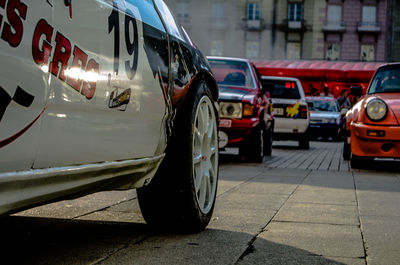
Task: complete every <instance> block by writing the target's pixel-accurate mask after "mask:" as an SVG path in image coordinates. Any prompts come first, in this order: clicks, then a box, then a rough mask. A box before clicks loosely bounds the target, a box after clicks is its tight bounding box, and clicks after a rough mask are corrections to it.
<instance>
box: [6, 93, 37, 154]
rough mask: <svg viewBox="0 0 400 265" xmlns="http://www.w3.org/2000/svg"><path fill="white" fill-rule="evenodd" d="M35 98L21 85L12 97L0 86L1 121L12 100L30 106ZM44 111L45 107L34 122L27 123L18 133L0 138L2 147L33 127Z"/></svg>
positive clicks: (23, 105)
mask: <svg viewBox="0 0 400 265" xmlns="http://www.w3.org/2000/svg"><path fill="white" fill-rule="evenodd" d="M34 99H35V96H33V95H31V94H29V93H28V92H26V91H25V90H23V89H22V88H21V87H20V86H18V87H17V89H16V90H15V93H14V95H13V96H12V97H11V96H10V95H9V94H8V93H7V91H6V90H5V89H4V88H2V87H1V86H0V122H1V120H2V118H3V116H4V113H5V112H6V110H7V107H8V105H9V104H10V103H11V102H12V101H14V102H15V103H17V104H18V105H20V106H22V107H26V108H28V107H30V106H31V105H32V102H33V100H34ZM44 111H45V109H43V110H42V112H41V113H40V114H39V115H38V116H37V117H36V118H35V119H34V120H33V121H32V122H30V123H29V124H28V125H26V126H25V127H24V128H23V129H22V130H20V131H19V132H17V133H16V134H14V135H12V136H10V137H8V138H6V139H3V140H0V148H2V147H4V146H6V145H8V144H10V143H12V142H14V141H15V140H16V139H18V138H19V137H20V136H22V135H23V134H24V133H25V132H27V131H28V130H29V128H31V127H32V125H33V124H35V123H36V121H37V120H38V119H39V118H40V116H42V114H43V112H44Z"/></svg>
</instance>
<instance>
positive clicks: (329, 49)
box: [325, 43, 340, 61]
mask: <svg viewBox="0 0 400 265" xmlns="http://www.w3.org/2000/svg"><path fill="white" fill-rule="evenodd" d="M339 56H340V44H339V43H327V44H326V53H325V58H326V59H327V60H329V61H337V60H339Z"/></svg>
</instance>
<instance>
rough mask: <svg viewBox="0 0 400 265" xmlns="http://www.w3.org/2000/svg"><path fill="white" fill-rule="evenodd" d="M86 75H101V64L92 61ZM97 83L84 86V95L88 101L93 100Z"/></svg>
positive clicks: (90, 82) (88, 83) (91, 82)
mask: <svg viewBox="0 0 400 265" xmlns="http://www.w3.org/2000/svg"><path fill="white" fill-rule="evenodd" d="M86 73H96V74H98V73H99V64H98V63H97V62H96V61H95V60H94V59H90V61H89V62H88V65H87V68H86ZM96 83H97V82H96V81H90V80H89V81H87V82H85V83H84V84H83V88H82V91H81V94H82V95H85V96H86V98H87V99H91V98H92V97H93V96H94V92H95V91H96Z"/></svg>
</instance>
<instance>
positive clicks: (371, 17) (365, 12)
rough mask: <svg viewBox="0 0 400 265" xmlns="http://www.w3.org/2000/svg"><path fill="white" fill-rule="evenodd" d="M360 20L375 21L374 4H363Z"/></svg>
mask: <svg viewBox="0 0 400 265" xmlns="http://www.w3.org/2000/svg"><path fill="white" fill-rule="evenodd" d="M362 22H363V23H375V22H376V6H363V8H362Z"/></svg>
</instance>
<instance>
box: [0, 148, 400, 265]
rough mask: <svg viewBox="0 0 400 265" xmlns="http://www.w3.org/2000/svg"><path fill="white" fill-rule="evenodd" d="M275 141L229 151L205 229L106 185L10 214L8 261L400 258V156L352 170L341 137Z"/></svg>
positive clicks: (4, 236) (4, 226)
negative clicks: (253, 151) (174, 227)
mask: <svg viewBox="0 0 400 265" xmlns="http://www.w3.org/2000/svg"><path fill="white" fill-rule="evenodd" d="M274 147H275V148H274V150H273V155H272V157H269V158H266V159H265V161H264V163H263V164H251V163H245V162H243V161H241V160H240V159H239V158H238V157H237V156H234V155H232V154H225V155H223V156H222V157H221V159H222V165H221V168H220V172H221V178H220V183H219V190H218V198H217V206H216V209H215V213H214V216H213V219H212V221H211V223H210V225H209V227H208V229H207V230H206V231H204V232H202V233H199V234H194V235H187V234H164V233H159V232H152V231H149V230H148V229H147V227H146V225H145V223H144V221H143V219H142V217H141V214H140V210H139V208H138V205H137V200H136V194H135V191H132V190H131V191H123V192H102V193H97V194H94V195H90V196H87V197H84V198H81V199H77V200H73V201H63V202H59V203H54V204H51V205H46V206H42V207H38V208H34V209H31V210H28V211H25V212H21V213H18V214H16V215H13V216H11V217H9V218H6V219H4V220H2V221H1V222H0V229H1V231H0V235H1V243H0V244H1V247H0V251H1V252H0V253H1V255H0V258H1V260H0V263H1V264H399V262H400V251H399V249H400V221H399V218H400V204H399V202H400V173H399V172H400V170H399V169H400V162H399V161H378V162H376V163H375V164H373V165H366V166H367V167H368V168H367V169H366V170H352V169H351V168H350V167H349V165H348V163H347V162H344V161H342V160H341V158H340V153H338V151H339V150H340V149H341V145H340V144H338V143H324V142H312V144H311V148H310V150H309V151H302V150H299V149H297V148H296V147H295V143H285V142H278V143H276V144H275V146H274ZM166 218H168V217H167V216H166Z"/></svg>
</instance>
